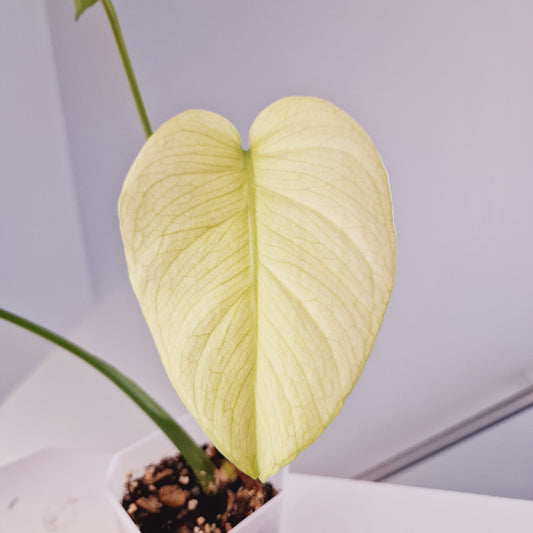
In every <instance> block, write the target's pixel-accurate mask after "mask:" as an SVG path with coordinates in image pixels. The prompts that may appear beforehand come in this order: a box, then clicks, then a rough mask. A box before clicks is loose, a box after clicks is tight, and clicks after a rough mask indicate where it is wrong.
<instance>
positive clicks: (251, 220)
mask: <svg viewBox="0 0 533 533" xmlns="http://www.w3.org/2000/svg"><path fill="white" fill-rule="evenodd" d="M243 157H244V194H245V198H246V208H247V221H248V242H249V247H250V284H251V287H250V288H251V298H252V302H251V304H252V310H251V311H252V335H253V343H252V345H253V347H254V348H253V349H254V353H253V354H252V357H253V362H252V364H253V370H252V373H253V378H252V379H253V395H252V397H253V401H254V406H253V409H252V413H253V415H252V424H253V428H252V432H253V435H254V440H255V450H256V453H255V456H254V468H255V471H256V472H259V465H258V463H257V455H258V454H257V444H258V442H259V441H258V438H257V397H256V396H257V395H256V391H257V357H258V339H259V336H258V331H259V318H258V315H259V313H258V270H259V254H258V249H257V219H256V214H257V208H256V185H255V177H254V168H253V162H252V152H251V150H243Z"/></svg>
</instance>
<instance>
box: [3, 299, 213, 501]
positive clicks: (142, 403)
mask: <svg viewBox="0 0 533 533" xmlns="http://www.w3.org/2000/svg"><path fill="white" fill-rule="evenodd" d="M0 318H3V319H4V320H7V321H8V322H11V323H12V324H16V325H17V326H20V327H21V328H24V329H26V330H28V331H30V332H32V333H34V334H35V335H38V336H40V337H43V338H44V339H46V340H48V341H50V342H52V343H53V344H56V345H57V346H60V347H61V348H64V349H65V350H67V351H68V352H70V353H72V354H74V355H75V356H77V357H79V358H80V359H82V360H83V361H85V362H86V363H88V364H89V365H91V366H92V367H93V368H95V369H96V370H98V371H99V372H100V373H101V374H103V375H104V376H105V377H106V378H108V379H109V380H111V381H112V382H113V383H114V384H115V385H116V386H117V387H119V388H120V389H121V390H122V391H123V392H124V393H126V394H127V395H128V396H129V397H130V398H131V399H132V400H133V401H134V402H135V403H136V404H137V405H138V406H139V407H140V408H141V409H142V410H143V411H144V412H145V413H146V414H147V415H148V416H149V417H150V418H151V419H152V420H153V421H154V422H155V424H156V425H157V426H158V427H159V428H161V430H162V431H163V433H165V435H166V436H167V437H168V438H169V439H170V440H171V441H172V442H173V443H174V444H175V445H176V447H177V448H178V449H179V450H180V452H181V454H182V455H183V457H184V458H185V460H186V461H187V463H188V464H189V466H190V467H191V468H192V470H193V472H194V473H195V475H196V477H197V479H198V482H199V483H200V485H201V487H202V489H203V490H204V492H206V493H209V492H212V491H213V490H214V487H215V483H214V466H213V463H212V462H211V459H210V458H209V457H208V456H207V455H206V454H205V452H204V451H203V450H202V449H201V448H200V447H199V446H198V445H197V444H196V443H195V442H194V441H193V440H192V439H191V438H190V437H189V435H187V433H186V432H185V431H184V430H183V429H182V428H181V427H180V426H179V424H177V423H176V421H175V420H174V419H173V418H172V417H171V416H170V415H169V414H168V413H167V412H166V411H165V410H164V409H163V408H162V407H161V406H160V405H159V404H158V403H157V402H156V401H155V400H153V399H152V398H151V397H150V396H149V395H148V394H147V393H146V392H144V391H143V390H142V389H141V388H140V387H139V386H138V385H137V384H136V383H135V382H134V381H132V380H131V379H130V378H128V377H127V376H125V375H124V374H123V373H122V372H120V371H119V370H117V369H116V368H115V367H114V366H112V365H110V364H108V363H106V362H105V361H104V360H103V359H100V358H99V357H97V356H95V355H92V354H90V353H89V352H87V351H86V350H84V349H83V348H81V347H79V346H77V345H76V344H74V343H72V342H70V341H69V340H67V339H65V338H64V337H61V336H60V335H58V334H56V333H54V332H53V331H50V330H48V329H46V328H43V327H42V326H39V325H38V324H35V323H34V322H31V321H30V320H26V319H25V318H22V317H20V316H18V315H15V314H14V313H10V312H9V311H6V310H5V309H2V308H0Z"/></svg>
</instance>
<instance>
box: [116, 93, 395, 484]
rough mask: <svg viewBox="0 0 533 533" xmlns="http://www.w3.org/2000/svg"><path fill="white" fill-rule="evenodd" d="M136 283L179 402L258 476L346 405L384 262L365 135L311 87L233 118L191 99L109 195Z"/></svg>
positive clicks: (378, 182)
mask: <svg viewBox="0 0 533 533" xmlns="http://www.w3.org/2000/svg"><path fill="white" fill-rule="evenodd" d="M119 211H120V219H121V228H122V234H123V239H124V247H125V251H126V258H127V262H128V268H129V273H130V278H131V282H132V284H133V287H134V290H135V292H136V294H137V298H138V299H139V302H140V304H141V307H142V310H143V312H144V315H145V317H146V320H147V322H148V325H149V327H150V329H151V332H152V334H153V337H154V340H155V343H156V345H157V348H158V350H159V352H160V354H161V358H162V360H163V363H164V366H165V368H166V371H167V373H168V375H169V377H170V380H171V381H172V383H173V385H174V386H175V388H176V390H177V391H178V393H179V395H180V397H181V398H182V400H183V402H184V403H185V405H186V406H187V408H188V409H189V410H190V411H191V413H192V414H193V415H194V416H195V417H196V419H197V420H198V421H199V423H200V425H201V426H202V427H203V429H204V430H205V432H206V433H207V435H208V436H209V438H211V439H212V441H213V443H214V444H215V445H216V446H217V447H218V448H219V449H220V450H221V451H222V453H224V454H225V455H226V456H227V457H228V458H229V459H230V460H232V461H233V462H234V463H235V464H236V465H237V466H238V467H239V468H241V469H242V470H244V471H245V472H247V473H248V474H250V475H251V476H259V477H261V478H263V479H264V478H265V477H267V476H268V475H270V474H272V473H273V472H275V471H276V470H277V469H279V468H280V467H281V466H283V465H285V464H287V463H288V462H289V461H290V460H292V459H293V458H294V457H295V456H296V455H297V453H298V452H300V451H301V450H303V449H304V448H306V447H307V446H308V445H309V444H310V443H311V442H313V440H315V439H316V438H317V437H318V436H319V435H320V433H321V432H322V431H323V430H324V428H325V427H326V426H327V425H328V423H329V422H330V421H331V420H332V419H333V418H334V417H335V415H336V414H337V413H338V412H339V410H340V409H341V407H342V404H343V401H344V399H345V398H346V396H347V395H348V394H349V392H350V391H351V389H352V387H353V386H354V384H355V382H356V380H357V378H358V376H359V375H360V373H361V371H362V368H363V365H364V363H365V361H366V359H367V357H368V355H369V353H370V350H371V348H372V345H373V343H374V340H375V337H376V335H377V332H378V329H379V326H380V324H381V320H382V318H383V314H384V312H385V307H386V305H387V302H388V299H389V294H390V291H391V288H392V282H393V277H394V268H395V234H394V227H393V222H392V209H391V202H390V195H389V188H388V182H387V175H386V172H385V169H384V168H383V165H382V163H381V159H380V157H379V155H378V153H377V152H376V150H375V148H374V146H373V145H372V142H371V140H370V139H369V137H368V135H367V134H366V133H365V132H364V131H363V129H362V128H361V127H360V126H359V125H358V124H357V123H356V122H355V121H354V120H353V119H352V118H350V117H349V116H348V115H347V114H345V113H344V112H343V111H341V110H340V109H338V108H337V107H335V106H334V105H332V104H330V103H328V102H325V101H323V100H319V99H316V98H307V97H292V98H285V99H283V100H280V101H278V102H276V103H274V104H272V105H271V106H270V107H268V108H267V109H265V110H264V111H263V112H262V113H261V114H260V115H259V116H258V117H257V119H256V120H255V122H254V124H253V126H252V129H251V132H250V148H249V150H247V151H244V150H243V149H242V148H241V141H240V138H239V135H238V134H237V132H236V130H235V128H234V127H233V126H232V125H231V124H230V123H229V122H228V121H227V120H225V119H224V118H222V117H220V116H218V115H216V114H214V113H210V112H207V111H187V112H185V113H182V114H180V115H178V116H176V117H174V118H172V119H171V120H169V121H168V122H166V123H165V124H163V126H161V128H159V130H158V131H157V132H156V133H155V134H154V135H153V136H152V137H151V138H150V139H149V140H148V142H147V143H146V145H145V146H144V147H143V149H142V150H141V152H140V154H139V155H138V157H137V159H136V161H135V163H134V165H133V167H132V168H131V170H130V172H129V174H128V176H127V178H126V181H125V183H124V188H123V191H122V195H121V198H120V205H119Z"/></svg>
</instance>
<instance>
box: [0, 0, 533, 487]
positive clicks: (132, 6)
mask: <svg viewBox="0 0 533 533" xmlns="http://www.w3.org/2000/svg"><path fill="white" fill-rule="evenodd" d="M115 5H116V10H117V13H118V16H119V19H120V21H121V24H122V27H123V31H124V35H125V39H126V42H127V44H128V47H129V49H130V54H131V58H132V62H133V65H134V67H135V70H136V73H137V76H138V80H139V85H140V88H141V91H142V93H143V95H144V96H145V102H146V107H147V110H148V113H149V116H150V118H151V120H152V124H153V126H154V128H155V127H157V126H158V125H159V124H160V123H162V122H163V121H164V120H166V119H167V118H170V117H171V116H172V115H174V114H176V113H178V112H180V111H183V110H185V109H188V108H191V107H194V108H205V109H209V110H212V111H216V112H217V113H219V114H221V115H223V116H225V117H226V118H228V119H229V120H231V121H232V122H233V123H234V124H235V126H236V127H237V128H238V130H239V131H240V133H241V137H242V138H243V139H246V137H247V131H248V128H249V126H250V124H251V123H252V121H253V119H254V118H255V116H256V115H257V113H258V112H259V111H261V110H262V109H263V108H264V107H265V106H266V105H268V104H269V103H271V102H273V101H274V100H276V99H278V98H280V97H283V96H288V95H292V94H303V95H313V96H318V97H322V98H325V99H327V100H330V101H332V102H334V103H335V104H337V105H338V106H339V107H341V108H343V109H344V110H345V111H347V112H349V113H350V114H351V115H352V116H354V118H356V120H358V121H359V122H360V123H361V124H362V125H363V126H364V127H365V128H366V129H367V131H368V132H369V134H370V135H371V136H372V138H373V140H374V142H375V144H376V146H377V148H378V150H379V151H380V154H381V156H382V158H383V160H384V162H385V165H386V167H387V169H388V172H389V176H390V184H391V189H392V195H393V204H394V211H395V224H396V228H397V233H398V268H397V277H396V285H395V289H394V291H393V295H392V298H391V302H390V306H389V309H388V311H387V314H386V317H385V320H384V323H383V327H382V330H381V332H380V335H379V337H378V341H377V343H376V346H375V349H374V352H373V354H372V356H371V358H370V360H369V362H368V364H367V367H366V369H365V371H364V373H363V375H362V377H361V379H360V382H359V384H358V385H357V386H356V388H355V390H354V392H353V393H352V395H351V396H350V397H349V398H348V400H347V401H346V405H345V408H344V409H343V411H342V412H341V414H340V415H339V416H338V417H337V419H336V420H335V421H334V422H333V423H332V424H331V426H330V427H329V428H328V429H327V430H326V431H325V433H324V434H323V436H322V437H321V438H320V439H319V440H318V441H317V442H316V443H315V444H314V445H312V446H311V447H310V448H309V449H308V450H306V451H305V452H303V453H302V454H301V455H300V456H299V457H298V458H297V459H296V460H295V462H294V464H293V468H294V470H300V471H306V472H310V473H327V474H330V475H336V476H351V475H353V474H355V473H357V472H358V471H361V470H364V469H365V468H367V467H369V466H372V465H373V464H375V463H376V462H379V461H380V460H383V459H385V458H386V457H388V456H389V455H391V454H393V453H395V452H398V451H401V450H403V449H404V448H405V447H407V446H410V445H412V444H414V443H416V442H418V441H419V440H420V439H423V438H425V437H427V436H429V435H432V434H433V433H434V432H436V431H438V430H440V429H443V428H445V427H447V426H448V425H449V424H451V423H454V422H456V421H458V420H461V419H462V418H463V417H465V416H468V415H470V414H472V413H473V412H475V411H476V410H477V409H479V408H481V407H484V406H486V405H487V404H490V403H491V402H494V401H497V400H498V399H500V398H502V397H503V396H505V395H506V394H508V393H511V392H514V391H516V390H519V389H520V388H522V387H523V386H524V385H525V384H526V383H527V378H526V376H527V375H528V373H529V374H530V373H531V371H532V369H533V359H532V352H533V350H532V348H533V328H532V327H531V326H532V322H533V303H532V302H533V280H532V276H531V272H533V244H532V239H531V228H532V227H533V210H532V209H531V205H532V200H533V181H532V179H531V178H532V176H531V174H532V170H533V150H532V149H531V146H533V120H532V119H533V106H532V102H533V99H532V96H531V95H532V94H533V37H532V34H531V28H532V27H533V4H531V2H529V1H526V0H523V1H519V0H511V1H505V2H504V1H494V0H490V1H483V2H481V1H467V2H465V1H464V0H463V1H459V0H450V1H448V2H445V3H441V2H427V1H425V2H424V1H417V0H406V1H405V2H393V1H392V0H387V1H385V0H373V1H370V0H364V1H363V0H358V1H356V0H351V1H350V0H335V1H327V0H314V1H311V0H291V1H290V2H287V1H286V0H283V1H282V0H269V1H262V2H259V1H255V0H239V1H235V0H217V1H214V0H213V1H196V0H195V1H192V0H180V1H173V2H168V1H162V0H150V1H148V0H116V3H115ZM73 13H74V7H73V2H72V1H71V0H47V1H45V0H27V1H25V2H19V1H15V0H4V2H2V4H1V5H0V40H1V43H0V44H1V46H0V60H1V63H0V67H1V78H0V111H1V113H2V114H1V120H2V126H3V127H2V133H1V134H0V135H1V141H2V142H1V144H0V154H1V161H2V170H3V172H2V176H1V178H0V247H1V248H0V250H1V259H2V261H1V262H0V280H1V282H0V305H2V306H3V307H8V308H10V309H13V310H15V311H18V312H21V313H24V314H26V315H27V316H29V317H31V318H34V319H37V320H39V321H40V322H42V323H43V324H45V325H48V326H50V327H54V328H55V329H58V330H60V331H61V332H63V333H65V334H69V335H71V336H74V337H75V338H76V336H77V335H78V336H79V335H80V333H79V332H80V331H83V335H84V338H85V337H87V336H89V337H91V336H90V333H91V332H93V336H92V337H91V338H92V339H94V340H93V341H92V343H93V346H89V347H90V348H92V349H98V350H99V352H100V355H102V356H103V357H105V358H107V359H108V360H110V361H113V362H114V363H116V364H117V365H118V366H119V367H120V368H122V369H123V370H124V371H126V372H127V373H129V374H130V375H131V376H132V377H134V378H136V379H137V380H138V381H140V383H141V384H142V385H145V386H146V387H148V388H149V390H150V392H151V393H153V394H154V395H155V396H156V397H159V399H160V400H161V401H162V402H163V403H165V404H166V405H169V404H170V403H172V402H178V400H177V399H175V397H174V396H173V394H171V392H170V391H169V386H168V384H167V383H166V381H165V380H166V378H165V377H164V375H163V372H162V371H161V369H160V367H159V362H158V358H157V354H156V353H155V350H154V348H153V347H152V345H151V341H150V340H149V338H148V334H147V330H146V328H145V327H144V326H143V324H142V321H141V319H140V315H139V313H138V311H137V310H136V308H135V305H136V304H135V302H134V300H133V298H132V296H131V292H130V289H129V287H128V285H127V274H126V270H125V263H124V259H123V256H122V249H121V243H120V236H119V230H118V222H117V215H116V202H117V198H118V194H119V191H120V187H121V183H122V180H123V178H124V176H125V174H126V172H127V170H128V167H129V165H130V164H131V162H132V160H133V158H134V156H135V154H136V152H137V151H138V149H139V148H140V147H141V145H142V143H143V139H144V137H143V133H142V129H141V127H140V124H139V122H138V119H137V116H136V113H135V108H134V106H133V102H132V100H131V96H130V94H129V88H128V86H127V83H126V80H125V77H124V75H123V73H122V70H121V64H120V60H119V58H118V54H117V52H116V50H115V46H114V42H113V40H112V36H111V32H110V30H109V28H108V24H107V21H106V19H105V16H104V14H103V11H102V9H101V7H100V6H99V5H97V6H94V7H93V8H91V9H90V10H89V11H88V12H86V13H85V14H84V15H83V16H82V18H81V19H80V21H78V22H77V23H75V22H74V20H73ZM245 142H246V141H245ZM87 332H89V334H88V333H87ZM0 335H1V338H2V350H1V352H2V360H3V365H2V367H3V368H2V372H0V398H1V397H2V396H5V395H7V394H8V392H9V391H11V390H12V389H13V387H14V386H15V385H16V383H17V382H19V380H20V379H21V377H22V376H23V375H24V374H25V373H26V372H27V371H28V369H29V368H30V367H32V366H34V365H36V364H37V363H38V362H39V360H40V356H41V355H42V354H43V353H45V352H46V348H45V347H43V344H42V343H40V342H37V343H36V342H35V340H33V339H30V338H29V337H27V336H26V335H20V334H19V333H18V332H16V331H15V330H14V328H11V327H6V326H0ZM60 381H61V376H57V383H54V384H51V386H54V387H60V386H61V385H60ZM43 396H44V398H45V397H46V394H45V393H43ZM520 427H521V429H520ZM520 427H519V430H518V432H514V433H512V435H514V437H512V438H511V441H510V442H509V443H508V444H507V445H506V446H507V447H506V449H505V450H504V451H502V457H507V460H510V461H511V462H512V461H513V452H512V450H513V449H514V448H515V444H513V439H518V440H521V441H522V442H523V439H524V436H526V437H527V438H530V437H531V432H529V433H527V429H525V427H526V426H525V425H524V426H520ZM527 427H529V424H528V426H527ZM530 442H531V441H530ZM516 460H517V461H518V460H519V459H518V458H517V459H516ZM515 466H516V465H515ZM443 468H444V467H443ZM447 468H449V467H447ZM483 468H487V466H486V465H484V466H483ZM517 470H520V469H519V468H517ZM522 470H523V469H522ZM460 471H461V468H460V467H459V468H458V476H459V477H460ZM469 475H470V474H469ZM529 490H530V491H531V494H533V489H532V488H531V486H530V488H529Z"/></svg>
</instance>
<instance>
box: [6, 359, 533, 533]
mask: <svg viewBox="0 0 533 533" xmlns="http://www.w3.org/2000/svg"><path fill="white" fill-rule="evenodd" d="M58 375H59V376H61V379H60V380H58V379H53V378H54V377H57V376H58ZM100 380H101V378H100V377H99V376H97V375H92V374H89V375H88V373H87V370H86V369H85V368H84V367H83V365H81V364H79V363H78V362H77V361H74V362H73V361H72V360H71V359H70V358H68V357H67V358H66V357H64V356H61V355H60V356H56V355H53V356H51V357H50V358H48V359H47V360H46V361H45V363H44V364H43V365H42V366H41V367H39V368H38V369H37V370H36V371H35V372H34V373H33V374H32V375H31V376H30V377H29V378H28V379H27V380H26V381H25V382H24V383H23V385H22V386H21V387H19V388H18V389H17V390H16V391H15V392H14V393H13V394H12V395H11V396H10V397H9V398H8V399H7V400H6V401H5V402H4V403H3V404H2V405H0V465H3V466H2V467H1V470H0V532H1V533H4V532H5V533H8V532H9V533H45V532H46V533H49V532H50V531H56V532H62V533H85V532H87V533H89V532H94V531H98V532H104V533H108V532H109V533H115V531H116V525H115V522H114V518H113V516H112V511H111V510H110V509H109V508H108V506H107V503H106V502H105V499H104V497H103V495H102V492H101V488H102V484H103V478H104V472H105V469H106V465H107V463H108V461H109V458H110V456H111V454H112V452H113V451H115V450H116V449H118V448H120V447H121V446H122V445H124V440H128V439H132V438H138V437H140V436H142V435H144V434H146V433H147V432H149V431H151V430H153V426H151V424H150V423H149V422H147V421H145V420H144V418H143V415H142V414H141V413H139V412H137V411H136V410H131V407H130V405H129V401H128V400H125V401H124V402H123V401H121V400H117V401H115V400H116V398H115V393H114V392H109V391H107V392H106V391H105V390H104V391H102V392H101V393H100V391H99V393H98V394H94V390H95V387H98V386H101V381H100ZM97 390H99V389H97ZM109 390H111V389H109ZM118 415H123V416H122V418H121V422H117V416H118ZM50 447H52V448H50ZM58 447H59V448H61V449H58ZM43 449H47V450H44V451H43ZM28 455H29V457H28ZM50 480H53V481H58V480H60V481H61V487H62V488H61V490H59V491H57V492H52V491H50V482H51V481H50ZM299 532H302V533H307V532H310V533H336V532H364V533H374V532H375V533H382V532H383V533H385V532H386V533H391V532H392V533H403V532H405V533H417V532H420V533H440V532H442V533H444V532H446V533H452V532H453V533H461V532H465V533H477V532H479V533H533V502H531V501H525V500H512V499H506V498H495V497H490V496H478V495H472V494H462V493H454V492H447V491H438V490H431V489H421V488H414V487H402V486H398V485H387V484H384V483H371V482H365V481H353V480H347V479H337V478H326V477H318V476H308V475H302V474H290V475H289V482H288V488H287V490H286V493H285V502H284V512H283V517H282V527H281V533H299Z"/></svg>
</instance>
